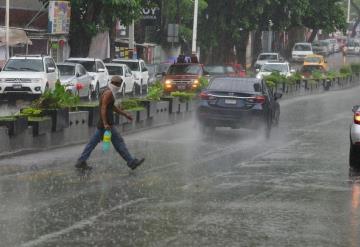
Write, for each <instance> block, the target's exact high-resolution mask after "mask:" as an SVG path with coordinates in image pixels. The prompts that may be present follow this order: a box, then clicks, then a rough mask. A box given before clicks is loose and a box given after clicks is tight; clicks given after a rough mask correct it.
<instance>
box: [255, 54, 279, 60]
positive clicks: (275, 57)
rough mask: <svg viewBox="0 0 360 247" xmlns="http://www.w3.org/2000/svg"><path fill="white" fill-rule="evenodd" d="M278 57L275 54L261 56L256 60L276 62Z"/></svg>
mask: <svg viewBox="0 0 360 247" xmlns="http://www.w3.org/2000/svg"><path fill="white" fill-rule="evenodd" d="M277 59H278V57H277V55H275V54H261V55H260V56H259V59H258V60H277Z"/></svg>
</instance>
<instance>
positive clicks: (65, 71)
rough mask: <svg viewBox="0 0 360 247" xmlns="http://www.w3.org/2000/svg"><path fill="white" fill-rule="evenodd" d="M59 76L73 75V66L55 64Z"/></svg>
mask: <svg viewBox="0 0 360 247" xmlns="http://www.w3.org/2000/svg"><path fill="white" fill-rule="evenodd" d="M57 67H58V69H59V71H60V75H61V76H73V75H75V66H72V65H58V66H57Z"/></svg>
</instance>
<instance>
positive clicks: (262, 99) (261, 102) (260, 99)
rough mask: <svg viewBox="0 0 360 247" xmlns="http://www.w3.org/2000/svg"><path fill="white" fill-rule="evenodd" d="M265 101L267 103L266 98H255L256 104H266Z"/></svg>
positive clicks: (259, 96)
mask: <svg viewBox="0 0 360 247" xmlns="http://www.w3.org/2000/svg"><path fill="white" fill-rule="evenodd" d="M265 101H266V98H265V96H261V95H258V96H256V97H255V102H256V103H260V104H264V103H265Z"/></svg>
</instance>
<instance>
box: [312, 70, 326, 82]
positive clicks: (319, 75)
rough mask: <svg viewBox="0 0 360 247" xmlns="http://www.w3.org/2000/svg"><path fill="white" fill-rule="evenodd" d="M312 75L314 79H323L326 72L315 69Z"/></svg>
mask: <svg viewBox="0 0 360 247" xmlns="http://www.w3.org/2000/svg"><path fill="white" fill-rule="evenodd" d="M311 77H312V79H314V80H321V79H323V78H324V74H323V73H322V72H321V71H319V70H314V71H313V72H312V73H311Z"/></svg>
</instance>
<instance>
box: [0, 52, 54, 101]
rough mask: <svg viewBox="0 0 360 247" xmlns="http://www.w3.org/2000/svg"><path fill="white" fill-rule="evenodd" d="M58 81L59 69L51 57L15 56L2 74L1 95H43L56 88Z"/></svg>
mask: <svg viewBox="0 0 360 247" xmlns="http://www.w3.org/2000/svg"><path fill="white" fill-rule="evenodd" d="M58 79H59V71H58V68H57V66H56V64H55V62H54V60H53V59H52V58H51V57H50V56H41V55H31V56H30V55H26V56H25V55H19V56H14V57H11V58H10V59H8V61H7V62H6V64H5V66H4V68H3V69H2V71H1V72H0V95H2V96H5V95H11V94H29V95H41V94H42V93H44V92H45V90H47V89H53V88H55V83H56V81H57V80H58Z"/></svg>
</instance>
